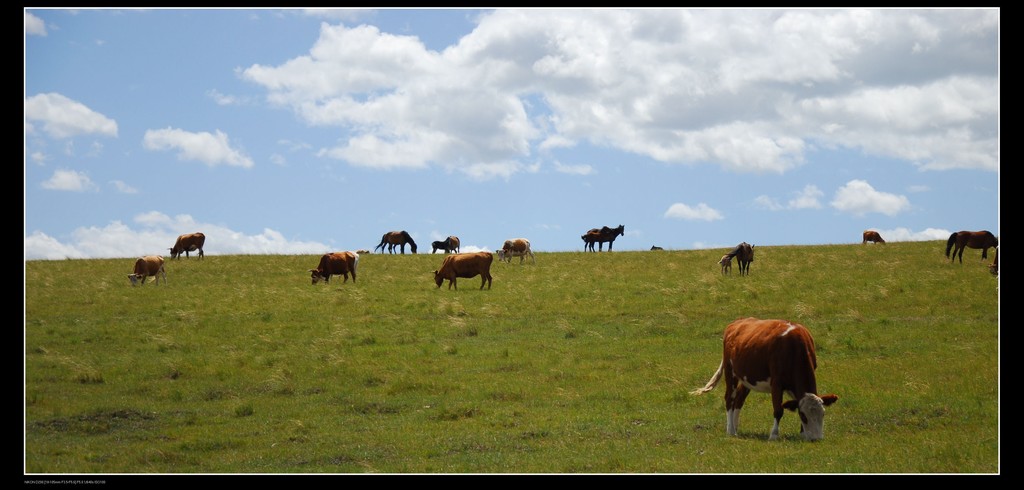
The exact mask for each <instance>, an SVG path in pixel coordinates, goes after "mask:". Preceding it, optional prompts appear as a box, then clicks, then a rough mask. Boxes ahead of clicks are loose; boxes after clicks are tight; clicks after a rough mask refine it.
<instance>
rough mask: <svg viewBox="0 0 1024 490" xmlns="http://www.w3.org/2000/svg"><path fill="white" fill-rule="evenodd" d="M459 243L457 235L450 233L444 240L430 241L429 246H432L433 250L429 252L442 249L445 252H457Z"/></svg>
mask: <svg viewBox="0 0 1024 490" xmlns="http://www.w3.org/2000/svg"><path fill="white" fill-rule="evenodd" d="M459 245H460V242H459V237H457V236H454V235H452V236H449V237H448V238H445V239H444V240H439V241H434V242H432V243H431V247H433V250H431V251H430V253H434V252H437V251H438V250H444V253H446V254H447V253H452V252H455V253H459Z"/></svg>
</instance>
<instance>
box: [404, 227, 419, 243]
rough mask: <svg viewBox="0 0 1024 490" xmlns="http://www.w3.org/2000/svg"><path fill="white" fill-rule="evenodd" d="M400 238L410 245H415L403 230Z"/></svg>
mask: <svg viewBox="0 0 1024 490" xmlns="http://www.w3.org/2000/svg"><path fill="white" fill-rule="evenodd" d="M402 238H405V241H407V242H409V243H410V244H412V245H416V242H414V241H412V236H410V235H409V232H407V231H405V230H402Z"/></svg>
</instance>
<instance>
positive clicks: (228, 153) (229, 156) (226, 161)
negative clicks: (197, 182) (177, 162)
mask: <svg viewBox="0 0 1024 490" xmlns="http://www.w3.org/2000/svg"><path fill="white" fill-rule="evenodd" d="M142 144H143V146H144V147H145V148H146V149H148V150H177V151H178V158H179V159H182V160H198V161H200V162H203V163H205V164H206V165H209V166H211V167H214V166H217V165H230V166H236V167H244V168H250V167H252V166H253V162H252V159H250V158H249V157H248V156H246V155H245V154H244V153H242V152H241V151H239V150H236V149H234V148H231V145H230V143H229V142H228V135H226V134H224V133H223V132H221V131H220V130H217V132H216V134H211V133H208V132H205V131H204V132H200V133H192V132H189V131H184V130H181V129H176V128H174V129H172V128H166V129H150V130H147V131H146V134H145V136H143V139H142Z"/></svg>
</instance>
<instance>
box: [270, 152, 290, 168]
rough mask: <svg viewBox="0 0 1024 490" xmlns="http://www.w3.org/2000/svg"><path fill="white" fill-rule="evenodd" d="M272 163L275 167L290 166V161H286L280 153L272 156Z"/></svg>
mask: <svg viewBox="0 0 1024 490" xmlns="http://www.w3.org/2000/svg"><path fill="white" fill-rule="evenodd" d="M270 163H273V164H274V165H281V166H284V165H287V164H288V159H286V158H285V157H284V156H283V155H281V154H280V153H274V154H273V155H270Z"/></svg>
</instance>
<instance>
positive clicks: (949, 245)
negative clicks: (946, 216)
mask: <svg viewBox="0 0 1024 490" xmlns="http://www.w3.org/2000/svg"><path fill="white" fill-rule="evenodd" d="M956 235H957V234H956V232H954V233H953V234H952V235H949V240H946V257H949V251H950V250H953V244H955V243H956Z"/></svg>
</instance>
